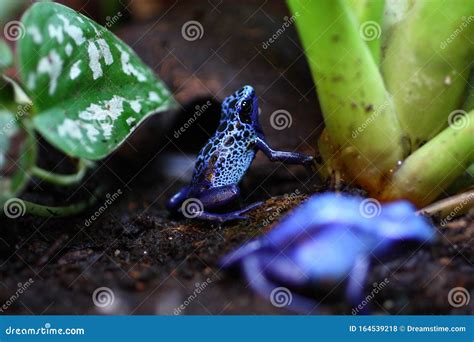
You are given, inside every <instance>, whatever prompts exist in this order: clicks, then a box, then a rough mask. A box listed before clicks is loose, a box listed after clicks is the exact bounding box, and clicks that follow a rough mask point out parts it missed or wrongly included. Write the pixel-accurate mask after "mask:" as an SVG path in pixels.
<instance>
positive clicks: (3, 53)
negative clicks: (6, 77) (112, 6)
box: [0, 39, 13, 72]
mask: <svg viewBox="0 0 474 342" xmlns="http://www.w3.org/2000/svg"><path fill="white" fill-rule="evenodd" d="M12 65H13V54H12V50H11V49H10V47H9V46H8V44H7V43H5V41H3V40H1V39H0V72H1V71H3V70H4V69H6V68H9V67H11V66H12Z"/></svg>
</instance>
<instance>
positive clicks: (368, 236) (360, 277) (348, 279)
mask: <svg viewBox="0 0 474 342" xmlns="http://www.w3.org/2000/svg"><path fill="white" fill-rule="evenodd" d="M434 239H435V230H434V228H433V227H432V226H431V225H430V224H429V222H428V221H427V219H426V218H424V217H423V216H419V215H417V214H416V209H415V207H414V206H413V205H412V204H411V203H409V202H407V201H397V202H393V203H389V204H384V205H381V204H380V203H379V202H378V201H376V200H375V199H363V198H360V197H355V196H348V195H342V194H336V193H324V194H319V195H315V196H313V197H311V198H309V199H308V200H307V201H306V202H305V203H303V204H302V205H301V206H299V207H297V208H296V209H294V210H293V211H292V212H290V213H289V214H288V215H287V216H286V217H284V218H283V219H282V221H281V222H280V223H278V224H277V225H276V227H275V228H274V229H273V230H271V231H270V232H269V233H268V234H266V235H263V236H261V237H260V238H258V239H257V240H254V241H251V242H249V243H247V244H245V245H243V246H242V247H240V248H238V249H237V250H235V251H233V252H232V253H230V254H228V255H227V256H225V257H224V258H223V259H222V260H221V261H222V266H223V267H225V268H229V267H236V266H237V267H239V268H240V269H241V270H242V272H243V274H244V275H245V277H246V279H247V281H248V282H249V285H250V286H251V287H252V288H253V289H254V290H255V291H257V292H258V293H259V294H260V295H262V296H264V297H266V298H269V299H270V300H271V301H272V303H274V301H275V300H277V298H276V297H275V295H276V293H275V289H285V290H286V292H287V293H286V299H287V300H286V302H287V303H286V305H287V306H288V307H289V308H290V309H293V310H295V311H298V312H301V313H311V312H314V309H315V307H316V306H317V305H318V302H317V300H316V299H315V298H313V296H306V295H303V294H301V293H302V292H301V291H299V290H300V289H302V288H308V287H311V288H313V287H315V286H316V285H318V284H325V285H327V284H333V285H337V284H340V283H344V282H345V289H346V290H345V292H346V296H347V299H348V301H349V302H350V303H351V304H352V305H357V304H358V303H360V302H361V300H362V299H363V298H364V285H365V281H366V277H367V274H368V270H369V267H370V264H371V262H372V261H373V260H374V259H379V258H382V257H384V256H385V257H386V256H387V255H390V253H393V251H394V248H395V247H399V246H401V245H406V244H407V243H408V242H412V243H413V242H414V243H418V244H424V243H429V242H432V241H433V240H434ZM289 289H292V291H291V292H290V290H289ZM284 294H285V293H284ZM288 297H291V298H288ZM277 306H278V305H277Z"/></svg>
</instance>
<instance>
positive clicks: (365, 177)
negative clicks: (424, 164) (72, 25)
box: [288, 0, 405, 192]
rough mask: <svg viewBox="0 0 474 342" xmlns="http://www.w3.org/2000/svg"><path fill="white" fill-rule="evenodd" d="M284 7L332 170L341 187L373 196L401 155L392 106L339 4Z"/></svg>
mask: <svg viewBox="0 0 474 342" xmlns="http://www.w3.org/2000/svg"><path fill="white" fill-rule="evenodd" d="M288 4H289V6H290V9H291V10H292V12H293V13H295V12H298V13H299V16H298V17H297V19H296V25H297V27H298V32H299V34H300V38H301V41H302V44H303V46H304V48H305V52H306V56H307V58H308V62H309V65H310V68H311V71H312V76H313V79H314V81H315V83H316V87H317V92H318V97H319V100H320V103H321V107H322V111H323V115H324V121H325V123H326V129H327V133H328V136H329V140H328V141H330V142H331V146H330V147H329V148H328V150H331V151H332V152H331V154H332V160H333V161H331V163H333V168H334V169H337V170H338V171H339V172H340V173H341V176H342V178H343V179H344V180H345V181H349V182H352V181H353V182H355V183H356V184H358V185H360V186H362V187H364V188H366V189H368V190H369V191H370V192H377V191H379V190H380V189H381V187H382V186H383V184H384V182H385V179H386V177H387V176H389V175H390V173H391V172H392V171H393V169H394V168H395V166H396V165H397V162H398V161H399V160H403V158H404V157H405V153H404V150H403V146H402V143H401V142H402V140H403V139H402V131H401V128H400V125H399V123H398V120H397V118H396V114H395V111H394V106H393V103H392V101H391V98H390V96H389V95H388V93H387V91H386V90H385V85H384V81H383V79H382V77H381V75H380V73H379V70H378V66H377V64H376V63H375V61H374V58H373V57H372V54H371V51H370V49H369V48H368V46H367V44H366V42H365V41H364V40H363V39H362V37H361V34H362V33H361V30H360V27H359V24H358V19H357V18H356V17H355V15H354V13H353V11H352V10H351V8H350V7H349V5H348V3H347V2H346V1H343V0H321V1H310V0H300V1H299V0H289V1H288ZM321 143H324V142H320V144H321ZM323 157H324V156H323Z"/></svg>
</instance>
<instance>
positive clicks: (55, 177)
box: [31, 160, 87, 186]
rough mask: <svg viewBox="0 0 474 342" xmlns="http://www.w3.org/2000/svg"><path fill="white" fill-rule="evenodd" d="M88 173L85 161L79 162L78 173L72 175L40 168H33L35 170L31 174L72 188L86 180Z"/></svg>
mask: <svg viewBox="0 0 474 342" xmlns="http://www.w3.org/2000/svg"><path fill="white" fill-rule="evenodd" d="M86 172H87V165H86V163H85V162H84V161H83V160H79V163H78V165H77V171H76V173H74V174H70V175H62V174H57V173H54V172H50V171H47V170H44V169H42V168H40V167H38V166H33V168H32V169H31V174H32V175H33V176H35V177H38V178H41V179H43V180H45V181H47V182H49V183H52V184H56V185H61V186H70V185H74V184H78V183H80V182H81V181H82V179H83V178H84V176H85V174H86Z"/></svg>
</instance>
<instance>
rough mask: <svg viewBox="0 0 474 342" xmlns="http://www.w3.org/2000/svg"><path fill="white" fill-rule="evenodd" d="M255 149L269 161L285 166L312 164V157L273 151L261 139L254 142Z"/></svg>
mask: <svg viewBox="0 0 474 342" xmlns="http://www.w3.org/2000/svg"><path fill="white" fill-rule="evenodd" d="M255 143H256V147H257V148H258V149H259V150H261V151H262V152H263V153H265V155H266V156H267V157H268V158H269V159H270V160H271V161H281V162H283V163H287V164H303V165H305V166H310V165H311V163H312V162H313V157H312V156H309V155H306V154H302V153H298V152H287V151H275V150H273V149H272V148H271V147H270V146H268V144H267V142H266V141H265V140H263V139H262V138H260V137H258V138H257V139H256V141H255Z"/></svg>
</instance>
